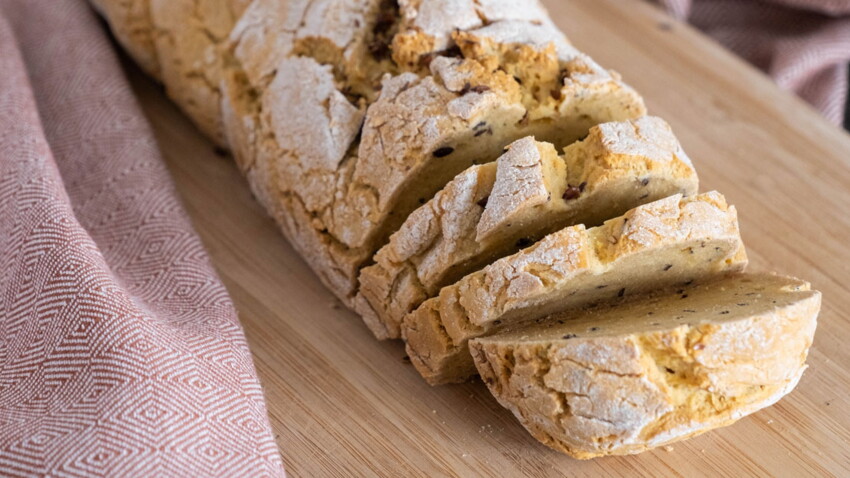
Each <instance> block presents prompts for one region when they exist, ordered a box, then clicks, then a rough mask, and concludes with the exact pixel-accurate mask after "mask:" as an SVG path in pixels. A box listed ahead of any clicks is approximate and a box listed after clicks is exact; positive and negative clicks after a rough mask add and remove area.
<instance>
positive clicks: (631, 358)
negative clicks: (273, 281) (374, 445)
mask: <svg viewBox="0 0 850 478" xmlns="http://www.w3.org/2000/svg"><path fill="white" fill-rule="evenodd" d="M91 2H92V4H93V5H95V7H96V8H97V9H98V10H99V11H100V12H101V13H102V14H103V15H104V16H105V18H106V20H107V21H108V22H109V24H110V26H111V28H112V30H113V32H114V33H115V36H116V38H117V39H118V41H120V42H121V43H122V44H123V45H124V46H125V47H126V48H127V50H128V51H129V52H130V54H131V55H133V57H134V58H135V59H136V60H137V61H138V63H139V64H140V65H141V66H142V68H144V69H145V71H147V72H148V73H149V74H151V75H153V76H154V77H156V78H158V79H159V80H161V81H162V82H163V84H164V86H165V90H166V92H167V93H168V95H169V96H170V97H171V98H172V99H174V101H175V102H176V103H177V104H178V105H179V106H180V107H181V108H182V109H183V110H184V111H185V112H186V113H187V114H188V115H189V116H190V117H191V118H192V119H193V120H194V122H195V123H196V124H197V125H198V127H199V128H200V129H201V130H202V131H203V132H204V133H206V134H207V135H208V136H209V137H210V138H211V140H212V141H214V142H215V143H216V144H217V145H219V146H221V147H225V148H228V149H229V150H230V151H232V153H233V156H234V158H235V159H236V163H237V165H238V167H239V169H240V170H241V171H242V173H243V174H244V175H245V176H246V178H247V180H248V183H249V184H250V187H251V190H252V191H253V193H254V194H255V196H256V197H257V199H258V200H259V201H260V202H261V203H262V204H263V206H264V207H265V209H266V210H267V211H268V212H269V214H270V215H271V216H272V217H274V219H275V220H276V222H277V223H278V224H279V226H280V228H281V230H282V231H283V233H284V235H285V236H286V237H287V238H288V239H289V240H290V242H291V243H292V244H293V246H294V248H295V249H296V250H297V251H298V252H299V253H300V254H301V255H302V256H303V257H304V259H305V260H306V261H307V262H308V263H309V264H310V266H311V267H312V269H313V270H314V271H315V272H316V274H317V275H318V276H319V277H320V278H321V280H322V281H323V282H324V283H325V284H326V285H327V286H328V288H329V289H330V290H331V291H333V293H334V294H336V296H337V297H339V298H340V299H341V300H342V301H343V302H344V303H345V304H346V305H347V306H349V307H351V308H352V309H354V310H355V311H357V312H358V313H359V314H360V315H361V316H362V317H363V319H364V320H365V321H366V323H367V324H368V325H369V327H370V328H371V329H372V330H373V331H374V332H375V334H376V335H378V336H379V337H382V338H383V337H397V336H399V335H403V336H405V337H406V339H407V340H408V343H407V348H408V351H409V352H410V355H411V358H412V361H413V363H414V364H415V365H416V367H417V369H418V370H419V371H420V372H421V373H422V374H423V375H424V376H425V377H426V379H427V380H428V381H429V382H431V383H443V382H450V381H459V380H464V379H466V378H468V377H469V376H470V375H471V374H473V373H474V372H475V366H477V367H478V370H479V371H480V373H481V374H482V376H483V377H484V378H485V380H487V381H488V384H489V386H490V388H491V390H492V391H493V393H494V395H496V397H497V398H498V399H499V400H500V402H501V403H503V404H504V405H505V406H507V407H508V408H510V409H511V410H513V411H514V413H515V414H516V415H517V416H518V417H519V418H520V419H521V420H522V421H523V423H524V424H525V425H526V427H527V428H529V430H530V431H531V432H532V434H534V435H535V436H536V437H538V438H539V439H540V440H541V441H544V443H546V444H548V445H549V446H552V447H554V448H556V449H559V450H561V451H565V452H567V453H569V454H572V455H574V456H578V457H582V458H584V457H591V456H598V455H604V454H615V453H632V452H636V451H640V450H643V449H645V448H648V447H651V446H656V445H658V444H660V443H665V442H668V441H671V440H674V439H678V438H681V437H684V436H687V435H689V434H694V433H699V432H701V431H704V430H706V429H709V428H712V427H715V426H720V425H722V424H725V423H728V422H731V421H733V420H734V419H736V418H737V417H739V416H742V415H744V414H746V413H749V412H751V411H753V410H756V409H758V408H760V407H763V406H766V405H768V404H769V403H771V402H772V401H774V400H776V399H777V398H778V397H780V396H781V395H782V394H783V393H786V392H787V390H789V389H790V388H791V387H793V385H794V383H796V380H797V379H799V374H800V373H801V371H802V363H803V360H804V359H805V353H806V349H807V347H808V344H809V343H810V342H811V334H812V333H813V331H814V315H815V314H816V312H817V305H816V302H817V301H818V300H819V296H818V295H817V294H816V293H812V292H807V288H806V286H804V285H802V284H801V283H799V282H794V281H792V280H790V279H782V278H773V279H770V278H766V277H764V276H738V277H737V278H735V279H725V280H724V281H722V282H718V283H715V284H713V285H711V286H705V287H704V288H699V287H698V286H696V285H695V284H696V283H694V282H693V281H694V280H703V279H706V280H707V279H709V278H712V279H717V277H719V276H722V275H724V274H728V273H735V272H737V271H740V270H741V269H742V268H743V267H744V265H745V264H746V257H745V254H744V249H743V246H742V244H741V242H740V237H739V234H738V229H737V220H736V213H735V210H734V208H732V207H730V206H727V204H726V202H725V200H724V199H723V197H722V196H720V195H719V194H717V193H708V194H704V195H699V196H693V197H684V198H683V197H682V195H681V194H678V195H674V196H671V197H668V198H666V199H661V200H658V201H655V202H652V203H650V204H643V203H645V202H649V201H653V200H655V199H660V198H661V197H662V196H666V195H669V194H674V193H679V192H681V193H685V194H686V195H690V194H692V193H695V191H696V175H695V172H694V170H693V168H692V166H691V164H690V162H689V161H688V159H687V156H685V155H684V153H682V152H681V148H680V146H679V144H678V142H677V141H676V140H675V138H674V137H673V136H672V134H671V133H670V131H669V127H668V126H667V125H666V124H665V123H663V121H661V120H660V119H657V118H649V117H644V115H645V113H646V108H645V107H644V103H643V100H642V98H641V97H640V96H639V95H638V94H637V93H636V92H635V91H634V90H632V89H631V88H630V87H629V86H628V85H626V84H625V83H624V82H623V81H622V80H621V79H620V77H619V75H617V74H616V73H614V72H611V71H607V70H605V69H603V68H602V67H600V66H599V65H598V64H596V62H594V61H593V60H592V59H591V58H589V57H588V56H587V55H585V54H583V53H581V52H579V51H577V50H576V49H575V48H574V47H573V46H572V45H571V44H570V43H569V41H568V40H567V38H566V37H565V36H564V35H563V34H562V33H561V32H560V31H558V29H557V28H555V26H554V25H553V24H552V22H551V20H550V19H549V18H548V16H547V14H546V11H545V9H543V7H542V6H541V5H540V3H539V2H538V1H537V0H529V1H519V0H398V1H395V0H91ZM588 135H589V136H588ZM585 137H587V138H586V139H584V140H582V139H583V138H585ZM508 145H512V146H511V148H510V150H509V151H508V152H507V153H505V154H504V155H503V152H504V151H503V150H504V148H505V147H506V146H508ZM562 148H566V149H565V150H564V155H563V156H559V155H558V154H557V151H559V150H561V149H562ZM500 157H501V159H498V160H497V158H500ZM494 161H496V162H495V163H494ZM440 191H442V192H440ZM435 195H436V197H435ZM432 198H433V199H432ZM639 204H643V205H641V206H639V207H637V208H635V209H633V210H631V211H630V212H628V213H626V214H625V215H624V216H622V217H619V218H616V219H612V220H610V221H607V222H605V223H604V224H602V225H598V224H599V223H600V222H602V221H603V220H605V219H607V218H609V217H613V216H616V215H618V214H620V213H622V212H623V211H625V210H626V209H628V208H631V207H634V206H637V205H639ZM411 213H413V214H412V215H411ZM594 226H596V227H594ZM396 231H398V232H397V233H396V234H395V235H394V236H393V235H392V234H393V233H394V232H396ZM541 237H542V239H541V240H540V242H537V243H536V244H535V242H536V241H537V240H538V239H540V238H541ZM388 241H389V243H388ZM384 246H385V247H384ZM379 249H380V253H378V254H377V256H375V253H376V252H377V251H378V250H379ZM520 249H521V250H520ZM517 251H518V252H517ZM494 261H495V262H494ZM373 264H374V265H373ZM488 264H489V265H488ZM485 266H486V267H485ZM482 267H483V268H482ZM364 268H365V269H364ZM361 271H362V273H361ZM358 277H359V278H360V280H359V281H358ZM736 281H737V282H736ZM697 283H698V282H697ZM672 284H678V285H677V287H680V288H682V292H680V293H678V294H677V297H678V299H676V297H674V296H659V295H650V296H648V297H644V295H645V294H648V293H651V294H657V292H652V291H655V290H658V289H659V288H664V287H667V286H670V285H672ZM718 284H719V285H718ZM361 287H362V290H361ZM724 287H725V289H724ZM759 287H760V288H761V289H758V288H759ZM685 288H688V289H685ZM754 288H755V289H754ZM751 289H752V290H751ZM756 289H757V290H756ZM685 290H689V291H690V290H693V292H685ZM746 291H751V292H753V293H754V294H760V293H761V294H762V295H764V296H765V297H771V299H770V300H771V301H772V300H775V301H776V302H775V303H773V302H771V303H770V304H767V303H766V302H765V301H764V300H759V301H755V302H750V301H739V297H738V295H740V293H743V294H744V295H747V294H749V292H746ZM762 291H767V292H763V293H762ZM736 294H738V295H736ZM690 295H694V297H696V296H699V297H702V299H700V300H699V301H695V302H694V305H693V307H690V308H689V309H687V310H683V312H684V313H687V314H695V315H694V317H695V318H694V319H693V320H689V321H685V322H686V323H684V324H682V323H679V321H680V320H684V319H680V318H679V316H680V315H682V314H678V313H675V312H674V311H673V308H672V307H673V305H672V304H673V303H676V306H678V304H679V302H677V300H684V299H685V298H687V297H688V296H690ZM641 297H643V298H641ZM748 297H749V296H748ZM759 297H760V296H759ZM621 302H622V303H623V304H620V305H619V306H616V307H615V308H613V309H611V308H608V309H606V308H605V307H614V304H617V303H621ZM625 302H628V304H629V305H626V303H625ZM733 303H734V305H735V307H738V308H735V307H732V304H733ZM600 304H605V305H600ZM716 304H724V305H728V308H724V309H723V310H720V311H718V310H717V309H716ZM740 304H744V305H740ZM642 307H643V309H642ZM647 307H656V308H660V309H663V310H664V318H663V320H661V319H660V320H658V321H657V324H656V323H655V321H650V322H647V321H646V320H644V319H645V317H643V315H641V314H643V312H642V311H643V310H645V309H646V308H647ZM727 309H728V311H729V313H728V314H726V313H725V312H724V311H725V310H727ZM603 310H608V312H603ZM691 311H692V312H691ZM626 312H627V313H626ZM650 312H652V311H651V310H647V312H646V315H649V314H650ZM554 313H560V314H566V315H561V316H559V317H561V318H550V319H545V320H544V321H543V322H540V323H537V324H532V322H530V321H533V320H535V319H538V318H541V317H546V316H548V315H550V314H554ZM715 313H716V314H715ZM615 315H617V316H628V317H630V318H629V319H628V320H625V321H623V323H622V324H620V322H618V321H617V320H618V319H617V318H616V317H614V316H615ZM715 315H717V316H716V317H715ZM683 317H684V316H683ZM567 318H569V319H570V322H569V324H568V323H567ZM402 319H403V322H402ZM573 319H575V320H573ZM783 320H784V321H783ZM559 321H563V322H564V324H560V322H559ZM597 322H598V323H599V325H594V324H597ZM786 322H787V323H786ZM517 324H524V325H523V327H527V328H526V329H522V330H521V331H519V330H512V329H511V327H518V326H519V325H517ZM612 324H613V325H616V327H612V328H611V329H610V330H609V328H608V327H609V325H612ZM562 325H563V327H566V328H564V329H563V330H561V329H558V327H562ZM603 326H604V327H605V329H606V330H607V331H606V332H599V331H601V330H602V328H601V327H603ZM570 327H572V328H570ZM582 327H584V329H581V328H582ZM597 327H599V329H597ZM568 329H569V330H570V331H567V330H568ZM579 329H581V330H579ZM573 330H574V331H573ZM562 332H563V333H562ZM531 334H537V335H535V337H536V338H534V339H529V337H531ZM558 334H560V335H558ZM733 334H739V336H738V337H744V338H745V339H746V340H740V339H736V340H734V341H733V340H729V339H730V337H732V336H733ZM559 337H560V338H559ZM757 337H758V338H761V339H763V340H755V339H756V338H757ZM470 340H472V342H471V344H470V346H471V348H472V351H473V352H474V355H475V360H476V363H475V364H473V361H472V356H471V355H470V353H469V348H468V347H467V345H468V343H469V342H470ZM724 341H726V342H724ZM727 342H728V343H727ZM703 346H704V347H703ZM698 347H700V348H698ZM588 348H590V349H593V350H597V351H599V353H601V354H603V355H604V356H602V355H592V356H590V358H588V357H587V356H585V355H581V354H582V353H585V351H586V350H589V349H588ZM564 357H575V358H569V359H567V360H566V361H565V359H564ZM756 362H761V363H764V364H765V365H764V366H759V367H756V366H754V364H755V363H756ZM659 366H663V367H665V369H664V371H663V372H662V371H661V370H660V369H659ZM674 366H675V367H674ZM666 367H669V369H670V370H673V372H669V371H667V368H666ZM619 370H628V371H630V372H629V373H632V372H631V371H634V373H633V374H632V375H628V374H626V375H622V376H621V375H619V372H617V371H619ZM665 374H667V375H665ZM668 375H669V376H668ZM706 384H708V385H706ZM618 387H624V388H623V390H629V393H630V394H634V396H635V397H637V400H640V401H641V402H640V403H641V404H642V405H641V406H640V407H638V409H629V407H627V406H626V405H628V403H630V402H627V401H616V400H614V401H612V400H613V399H612V398H611V397H616V396H617V395H616V393H620V392H618V390H619V388H618ZM588 397H592V398H588ZM590 402H594V403H598V404H600V405H599V406H601V407H605V408H600V409H596V408H594V407H590V406H589V405H588V404H589V403H590Z"/></svg>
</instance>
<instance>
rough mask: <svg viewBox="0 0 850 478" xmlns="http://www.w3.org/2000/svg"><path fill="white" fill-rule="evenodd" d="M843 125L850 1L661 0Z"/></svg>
mask: <svg viewBox="0 0 850 478" xmlns="http://www.w3.org/2000/svg"><path fill="white" fill-rule="evenodd" d="M656 1H657V2H658V3H660V4H662V5H663V6H664V7H665V8H666V9H667V11H668V12H670V13H671V14H672V15H673V16H675V17H677V18H679V19H680V20H688V21H689V22H691V23H692V24H693V25H694V26H696V27H697V28H699V29H700V30H702V31H704V32H706V33H708V34H709V35H711V36H712V37H714V38H715V39H717V40H718V41H719V42H720V43H721V44H723V45H724V46H726V47H727V48H729V49H730V50H732V51H734V52H735V53H737V54H738V55H740V56H741V57H743V58H744V59H746V60H747V61H749V62H750V63H752V64H754V65H755V66H757V67H759V68H761V69H762V70H764V71H765V72H766V73H768V74H769V75H770V76H771V77H773V79H774V80H775V81H776V82H777V83H778V84H779V86H781V87H783V88H785V89H787V90H790V91H793V92H795V93H797V94H798V95H800V96H801V97H802V98H803V99H805V100H806V101H808V102H809V103H811V104H812V105H813V106H814V107H815V108H817V109H818V110H820V111H821V113H822V114H823V115H824V116H825V117H826V118H827V119H829V120H830V121H832V122H833V123H835V124H841V120H842V118H843V117H844V107H845V103H846V98H847V64H848V61H850V0H656Z"/></svg>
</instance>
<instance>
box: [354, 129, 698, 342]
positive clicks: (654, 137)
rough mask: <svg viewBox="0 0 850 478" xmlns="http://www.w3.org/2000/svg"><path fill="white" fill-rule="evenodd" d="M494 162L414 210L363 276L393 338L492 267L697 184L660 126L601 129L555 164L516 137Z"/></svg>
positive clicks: (545, 150) (382, 326) (364, 288)
mask: <svg viewBox="0 0 850 478" xmlns="http://www.w3.org/2000/svg"><path fill="white" fill-rule="evenodd" d="M508 148H509V149H508V151H507V152H506V153H505V154H503V155H502V156H501V157H500V158H499V160H498V161H497V162H496V163H487V164H484V165H479V166H473V167H471V168H469V169H468V170H466V171H464V172H463V173H461V174H459V175H458V176H456V177H455V178H454V179H453V180H452V181H451V182H450V183H449V184H448V185H447V186H446V187H445V188H444V189H443V190H442V191H440V193H438V194H437V195H436V196H435V197H434V199H432V200H431V201H429V202H428V203H426V204H425V205H424V206H422V207H420V208H419V209H417V210H416V211H414V212H413V213H412V214H411V215H410V216H409V217H408V218H407V220H406V221H405V223H404V224H403V225H402V227H401V228H400V229H399V230H398V231H397V232H396V233H395V234H393V236H392V237H391V238H390V242H389V243H388V244H387V245H386V246H384V247H383V248H382V249H381V250H380V251H379V252H378V253H377V254H376V255H375V265H372V266H370V267H367V268H365V269H363V271H362V272H361V275H360V291H361V293H362V294H363V295H364V296H365V297H366V299H368V300H369V303H370V305H371V306H372V308H373V309H374V310H375V312H376V314H377V316H378V318H379V319H380V320H379V322H378V324H377V325H376V326H373V327H372V329H373V332H374V333H375V335H376V336H377V337H378V338H397V337H399V327H400V325H401V321H402V319H403V318H404V316H405V315H406V314H407V313H409V312H411V311H412V310H413V309H414V308H416V307H417V306H418V305H419V304H421V303H422V302H423V301H424V300H426V299H428V298H430V297H433V296H434V295H435V294H436V293H437V292H438V291H439V289H440V288H441V287H442V286H445V285H449V284H451V283H454V282H455V281H457V280H458V279H460V278H461V277H463V276H464V275H466V274H468V273H470V272H474V271H476V270H478V269H480V268H481V267H483V266H485V265H487V264H489V263H490V262H492V261H493V260H495V259H498V258H500V257H503V256H505V255H508V254H511V253H513V252H516V250H517V249H519V248H520V246H523V245H525V246H528V245H531V244H533V243H534V242H536V241H537V240H539V239H540V238H542V237H543V236H545V235H546V234H549V233H552V232H555V231H557V230H559V229H561V228H563V227H565V226H569V225H573V224H585V225H588V226H595V225H599V224H601V223H602V222H603V221H604V220H606V219H609V218H611V217H616V216H619V215H620V214H623V213H624V212H626V211H627V210H629V209H631V208H633V207H635V206H638V205H640V204H643V203H646V202H651V201H654V200H657V199H661V198H664V197H667V196H669V195H672V194H676V193H684V194H686V195H688V194H694V193H695V192H696V190H697V177H696V173H695V171H694V169H693V166H692V165H691V162H690V160H689V159H688V157H687V156H686V155H685V154H684V152H683V151H682V148H681V146H680V145H679V143H678V141H676V138H675V137H674V136H673V134H672V133H671V132H670V127H669V126H668V125H667V124H666V123H665V122H664V121H663V120H661V119H660V118H654V117H643V118H640V119H637V120H632V121H626V122H617V123H604V124H601V125H597V126H594V127H593V128H591V129H590V134H589V135H588V137H587V138H586V139H584V140H583V141H580V142H577V143H574V144H572V145H570V146H568V147H567V148H565V150H564V155H563V157H561V156H558V155H557V153H556V151H555V148H553V147H552V145H551V144H548V143H540V142H535V141H534V140H533V138H523V139H520V140H517V141H515V142H514V143H512V144H511V145H510V146H509V147H508Z"/></svg>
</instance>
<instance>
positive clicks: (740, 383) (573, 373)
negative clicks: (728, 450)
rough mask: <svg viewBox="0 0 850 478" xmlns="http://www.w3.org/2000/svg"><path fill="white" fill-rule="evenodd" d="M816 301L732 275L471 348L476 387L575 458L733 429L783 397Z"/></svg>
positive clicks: (806, 342)
mask: <svg viewBox="0 0 850 478" xmlns="http://www.w3.org/2000/svg"><path fill="white" fill-rule="evenodd" d="M820 300H821V296H820V293H819V292H817V291H812V290H810V288H809V285H808V284H807V283H805V282H803V281H800V280H797V279H792V278H787V277H781V276H775V275H769V274H738V275H734V276H731V277H727V278H724V279H721V280H718V281H714V282H711V283H707V284H704V285H699V286H696V285H695V286H690V287H688V288H686V289H684V290H678V291H670V292H666V293H658V294H655V295H652V296H649V297H644V298H640V299H637V300H635V301H630V302H629V303H627V304H622V305H619V306H615V307H608V308H600V309H597V310H592V311H585V312H581V313H578V314H558V315H554V316H550V317H547V318H545V319H543V320H540V321H537V322H534V323H528V324H525V325H523V326H519V327H516V328H513V329H510V330H505V331H503V332H501V333H499V334H496V335H493V336H489V337H485V338H480V339H475V340H472V341H471V342H470V350H471V352H472V356H473V358H474V360H475V365H476V367H477V368H478V371H479V373H480V374H481V377H482V379H483V380H484V382H485V383H486V384H487V386H488V387H489V389H490V391H491V392H492V393H493V395H494V396H495V397H496V398H497V399H498V400H499V402H500V403H501V404H502V405H503V406H505V407H506V408H508V409H509V410H511V411H512V412H513V413H514V415H516V417H517V418H518V419H519V420H520V422H522V424H523V425H524V426H525V427H526V428H527V429H528V430H529V432H531V434H532V435H534V437H535V438H537V439H538V440H540V441H541V442H543V443H544V444H546V445H547V446H549V447H551V448H554V449H556V450H558V451H561V452H564V453H566V454H568V455H571V456H573V457H576V458H582V459H586V458H593V457H598V456H604V455H622V454H632V453H638V452H641V451H644V450H647V449H650V448H653V447H657V446H660V445H664V444H667V443H671V442H674V441H677V440H681V439H684V438H687V437H690V436H694V435H698V434H700V433H703V432H705V431H708V430H711V429H713V428H717V427H721V426H725V425H729V424H731V423H733V422H735V421H736V420H738V419H740V418H741V417H743V416H746V415H748V414H750V413H753V412H755V411H757V410H759V409H761V408H764V407H767V406H769V405H771V404H773V403H775V402H776V401H777V400H779V399H780V398H781V397H782V396H784V395H786V394H787V393H788V392H790V391H791V390H792V389H793V388H794V387H795V386H796V384H797V382H798V381H799V379H800V376H801V375H802V373H803V371H804V369H805V365H804V364H805V360H806V356H807V353H808V349H809V346H810V345H811V344H812V339H813V336H814V332H815V327H816V323H817V314H818V311H819V310H820Z"/></svg>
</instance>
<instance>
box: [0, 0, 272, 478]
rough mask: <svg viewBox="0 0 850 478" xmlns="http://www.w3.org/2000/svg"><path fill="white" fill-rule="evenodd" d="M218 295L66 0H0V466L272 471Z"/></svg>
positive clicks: (100, 40)
mask: <svg viewBox="0 0 850 478" xmlns="http://www.w3.org/2000/svg"><path fill="white" fill-rule="evenodd" d="M283 474H284V472H283V466H282V463H281V459H280V453H279V451H278V449H277V446H276V444H275V442H274V439H273V436H272V433H271V429H270V426H269V422H268V417H267V412H266V407H265V404H264V401H263V394H262V389H261V388H260V385H259V381H258V379H257V376H256V372H255V370H254V366H253V363H252V360H251V355H250V352H249V350H248V346H247V342H246V341H245V337H244V334H243V331H242V329H241V326H240V324H239V322H238V318H237V316H236V313H235V311H234V308H233V304H232V302H231V300H230V298H229V296H228V294H227V292H226V290H225V289H224V287H223V286H222V284H221V282H220V280H219V279H218V277H217V275H216V273H215V271H214V269H213V268H212V265H211V263H210V260H209V258H208V257H207V255H206V253H205V251H204V249H203V246H202V244H201V242H200V240H199V238H198V237H197V235H196V234H195V232H194V231H193V229H192V227H191V225H190V223H189V220H188V218H187V216H186V214H185V212H184V211H183V209H182V207H181V205H180V203H179V200H178V199H177V193H176V191H175V190H174V187H173V185H172V183H171V179H170V178H169V176H168V173H167V170H166V168H165V166H164V164H163V162H162V160H161V157H160V155H159V152H158V150H157V147H156V144H155V141H154V139H153V136H152V134H151V131H150V130H149V127H148V125H147V124H146V123H145V120H144V117H143V116H142V113H141V111H140V109H139V108H138V105H137V104H136V103H135V99H134V97H133V95H132V92H131V90H130V87H129V85H128V84H127V82H126V79H125V78H124V76H123V73H122V71H121V68H120V66H119V63H118V60H117V58H116V57H115V54H114V53H113V51H112V46H111V44H110V42H109V40H108V38H107V37H106V36H105V34H104V33H103V28H102V26H101V24H100V23H99V21H98V20H97V18H96V17H95V15H94V13H93V12H92V11H91V10H90V8H89V7H88V6H87V5H86V4H85V2H84V1H82V0H0V476H42V475H49V476H122V477H125V476H192V477H201V476H216V477H223V476H283Z"/></svg>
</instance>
